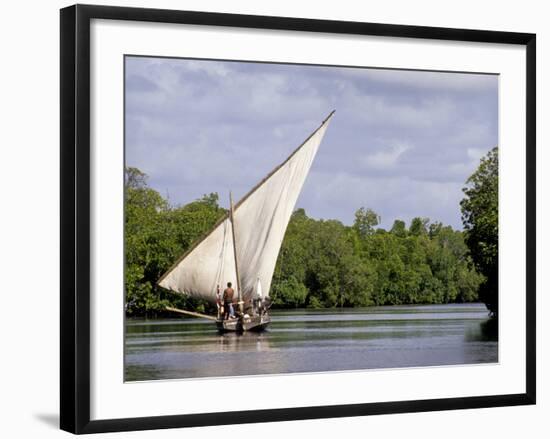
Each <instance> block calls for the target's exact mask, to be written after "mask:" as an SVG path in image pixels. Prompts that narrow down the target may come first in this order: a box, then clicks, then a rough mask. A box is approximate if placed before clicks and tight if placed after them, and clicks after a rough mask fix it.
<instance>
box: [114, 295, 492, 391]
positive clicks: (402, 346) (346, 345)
mask: <svg viewBox="0 0 550 439" xmlns="http://www.w3.org/2000/svg"><path fill="white" fill-rule="evenodd" d="M272 319H273V323H272V325H271V326H270V329H269V331H267V332H263V333H245V334H241V335H239V334H232V333H229V334H224V335H220V334H218V332H217V331H216V329H215V327H214V325H213V324H212V322H209V321H206V320H198V319H192V318H191V319H187V318H183V319H182V318H177V319H155V320H143V319H128V320H127V322H126V346H125V349H126V358H125V363H126V366H125V377H126V380H129V381H133V380H154V379H170V378H194V377H211V376H236V375H255V374H273V373H293V372H313V371H334V370H358V369H370V368H385V367H392V368H393V367H411V366H432V365H446V364H472V363H490V362H496V361H498V343H497V337H498V324H496V323H495V322H494V321H492V320H489V319H488V317H487V311H486V309H485V307H484V306H483V305H480V304H467V305H438V306H434V305H430V306H399V307H372V308H362V309H337V310H291V311H280V312H275V313H274V314H273V316H272Z"/></svg>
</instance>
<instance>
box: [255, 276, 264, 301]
mask: <svg viewBox="0 0 550 439" xmlns="http://www.w3.org/2000/svg"><path fill="white" fill-rule="evenodd" d="M256 296H258V297H260V298H261V297H263V294H262V282H261V281H260V278H258V282H256Z"/></svg>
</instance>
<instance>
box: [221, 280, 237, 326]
mask: <svg viewBox="0 0 550 439" xmlns="http://www.w3.org/2000/svg"><path fill="white" fill-rule="evenodd" d="M234 295H235V290H234V289H233V288H231V282H227V288H226V289H225V290H223V308H224V315H223V319H224V320H227V319H228V318H229V316H233V315H234V311H233V296H234Z"/></svg>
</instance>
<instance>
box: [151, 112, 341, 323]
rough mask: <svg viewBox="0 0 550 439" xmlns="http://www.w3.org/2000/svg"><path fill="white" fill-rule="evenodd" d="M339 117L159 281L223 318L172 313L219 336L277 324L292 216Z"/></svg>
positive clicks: (231, 210) (235, 206) (326, 122)
mask: <svg viewBox="0 0 550 439" xmlns="http://www.w3.org/2000/svg"><path fill="white" fill-rule="evenodd" d="M333 114H334V111H332V112H331V113H330V114H329V115H328V116H327V118H326V119H325V120H323V122H322V123H321V125H320V126H319V127H318V128H317V129H316V130H315V131H313V133H311V135H310V136H309V137H308V138H307V139H306V140H305V141H304V142H303V143H302V144H301V145H300V146H298V148H296V149H295V150H294V151H293V152H292V154H290V156H289V157H288V158H287V159H286V160H285V161H284V162H282V163H281V164H279V165H278V166H277V167H275V169H273V170H272V171H271V172H270V173H269V174H268V175H267V176H266V177H265V178H264V179H263V180H261V181H260V182H259V183H258V184H257V185H256V186H255V187H253V188H252V189H251V190H250V191H249V192H248V193H247V194H246V195H245V196H244V197H243V198H242V199H240V200H239V201H238V202H237V203H235V204H233V200H232V197H231V194H230V208H229V211H228V212H227V214H226V215H225V216H224V217H222V218H221V219H220V220H219V221H218V222H217V223H216V224H215V225H214V226H213V228H212V229H211V230H209V231H208V232H207V233H206V234H205V235H204V236H203V237H202V238H200V239H199V240H197V242H195V243H194V244H193V245H192V246H191V248H189V249H188V250H187V251H186V252H185V253H184V254H183V255H182V256H181V257H180V258H179V259H178V260H177V261H176V262H175V263H174V265H173V266H172V267H171V268H170V269H169V270H168V271H167V272H166V273H165V274H164V275H163V276H162V277H161V278H160V279H159V280H158V285H160V286H161V287H163V288H166V289H168V290H171V291H174V292H176V293H180V294H185V295H188V296H191V297H194V298H197V299H204V300H206V301H208V302H211V303H216V304H217V305H218V315H217V316H216V317H214V316H208V315H204V314H200V313H197V312H193V311H187V310H179V309H176V308H171V307H167V309H168V310H170V311H173V312H180V313H183V314H188V315H192V316H196V317H204V318H208V319H210V320H213V321H215V323H216V326H217V328H218V330H219V331H222V332H225V331H237V332H242V331H253V330H256V331H259V330H263V329H265V328H266V327H267V326H268V325H269V323H270V322H271V318H270V315H269V308H270V306H271V300H270V298H269V290H270V287H271V280H272V277H273V272H274V270H275V264H276V262H277V257H278V255H279V251H280V248H281V244H282V242H283V238H284V235H285V232H286V228H287V226H288V222H289V221H290V217H291V215H292V212H293V211H294V207H295V205H296V201H297V200H298V196H299V195H300V192H301V190H302V187H303V185H304V182H305V180H306V177H307V175H308V173H309V170H310V168H311V165H312V163H313V160H314V158H315V155H316V153H317V150H318V148H319V145H320V144H321V141H322V140H323V136H324V134H325V131H326V129H327V127H328V125H329V122H330V119H331V118H332V116H333ZM229 282H230V283H231V284H232V285H234V286H236V291H235V293H236V296H237V303H236V305H237V310H236V312H235V316H234V317H233V318H231V317H228V318H225V319H224V314H225V312H222V311H226V310H221V309H220V308H221V306H220V305H222V304H223V302H222V301H221V300H220V290H221V291H223V289H224V288H225V286H226V285H228V283H229Z"/></svg>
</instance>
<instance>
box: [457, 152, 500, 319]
mask: <svg viewBox="0 0 550 439" xmlns="http://www.w3.org/2000/svg"><path fill="white" fill-rule="evenodd" d="M463 192H464V195H465V197H464V199H463V200H462V201H461V202H460V207H461V209H462V222H463V224H464V230H465V238H466V244H467V245H468V247H469V249H470V253H471V255H472V259H473V261H474V264H475V266H476V268H477V270H478V271H479V272H480V273H482V274H483V275H484V276H485V281H484V282H483V283H482V284H481V286H480V289H479V297H480V299H481V300H482V301H483V302H485V304H486V305H487V308H488V309H489V310H490V311H491V313H492V314H493V315H494V316H497V315H498V148H496V147H495V148H493V149H492V150H491V151H489V152H488V153H487V155H486V156H485V157H483V158H482V159H481V161H480V164H479V166H478V168H477V170H476V171H475V172H474V173H473V174H472V175H471V176H470V178H468V180H467V181H466V186H465V187H464V188H463Z"/></svg>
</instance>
